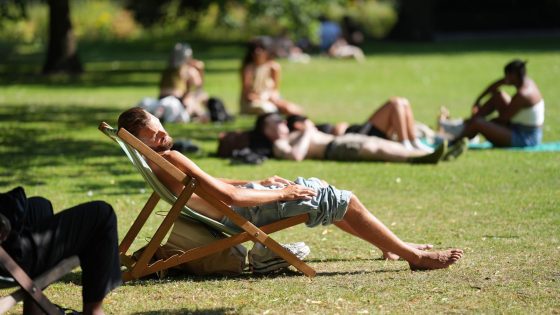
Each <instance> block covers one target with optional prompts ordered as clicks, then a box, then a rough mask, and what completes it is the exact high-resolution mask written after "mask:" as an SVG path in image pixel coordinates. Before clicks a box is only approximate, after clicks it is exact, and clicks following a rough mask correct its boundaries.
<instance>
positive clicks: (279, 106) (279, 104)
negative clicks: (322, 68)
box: [240, 36, 303, 115]
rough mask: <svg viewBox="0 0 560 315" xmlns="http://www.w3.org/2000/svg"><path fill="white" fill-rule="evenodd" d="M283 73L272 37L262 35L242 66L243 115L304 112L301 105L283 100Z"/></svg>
mask: <svg viewBox="0 0 560 315" xmlns="http://www.w3.org/2000/svg"><path fill="white" fill-rule="evenodd" d="M281 70H282V68H281V67H280V64H279V63H278V62H276V61H275V60H274V54H273V52H272V39H271V38H269V37H266V36H260V37H257V38H255V39H253V40H251V41H250V42H249V43H248V45H247V53H246V54H245V57H244V58H243V62H242V65H241V100H240V106H241V114H251V115H259V114H263V113H271V112H281V113H283V114H288V115H291V114H301V113H302V112H303V110H302V109H301V107H300V106H299V105H296V104H294V103H292V102H289V101H287V100H285V99H283V98H281V97H280V76H281Z"/></svg>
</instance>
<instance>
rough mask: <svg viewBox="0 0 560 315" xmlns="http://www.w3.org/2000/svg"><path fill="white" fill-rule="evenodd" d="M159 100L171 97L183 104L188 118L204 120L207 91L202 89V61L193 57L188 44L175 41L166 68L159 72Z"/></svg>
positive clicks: (205, 117) (206, 119)
mask: <svg viewBox="0 0 560 315" xmlns="http://www.w3.org/2000/svg"><path fill="white" fill-rule="evenodd" d="M159 89H160V93H159V98H160V100H163V99H165V98H166V97H171V98H172V99H173V98H175V99H177V100H179V102H180V104H182V105H183V108H182V109H183V111H184V112H185V115H188V117H189V118H188V119H190V120H198V121H201V122H206V121H208V120H209V118H208V115H207V113H206V103H207V102H208V93H206V92H205V91H204V62H202V61H200V60H197V59H194V58H193V50H192V48H191V46H190V45H189V44H182V43H177V44H175V46H174V47H173V50H172V52H171V56H170V57H169V63H168V65H167V68H166V69H165V70H163V72H162V73H161V79H160V83H159Z"/></svg>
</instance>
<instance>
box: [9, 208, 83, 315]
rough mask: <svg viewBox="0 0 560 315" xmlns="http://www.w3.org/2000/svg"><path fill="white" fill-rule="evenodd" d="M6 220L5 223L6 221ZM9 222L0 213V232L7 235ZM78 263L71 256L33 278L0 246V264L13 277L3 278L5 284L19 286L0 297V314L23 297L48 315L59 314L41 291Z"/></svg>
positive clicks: (75, 258) (74, 257) (76, 258)
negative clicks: (27, 298)
mask: <svg viewBox="0 0 560 315" xmlns="http://www.w3.org/2000/svg"><path fill="white" fill-rule="evenodd" d="M6 222H7V223H6ZM9 229H10V224H9V222H8V219H7V218H6V217H4V215H2V214H0V234H2V235H8V234H9ZM79 264H80V260H79V259H78V257H77V256H72V257H69V258H66V259H64V260H62V261H60V262H59V263H58V264H57V265H56V266H54V267H53V268H51V269H50V270H47V271H45V272H44V273H43V274H42V275H40V276H39V277H37V278H35V279H31V278H30V277H29V275H28V274H27V273H26V272H25V271H24V270H23V269H22V268H21V267H20V266H19V265H18V264H17V263H16V262H15V261H14V259H13V258H12V257H11V256H10V254H8V253H7V252H6V251H5V250H4V248H3V247H2V246H0V265H1V266H2V268H3V269H4V270H6V271H7V272H8V273H9V274H10V275H11V276H12V277H13V278H3V279H2V280H3V282H4V283H5V284H10V285H9V286H12V285H17V286H19V287H20V288H19V289H17V290H16V291H14V292H12V293H11V294H10V295H8V296H5V297H2V298H1V299H0V314H4V313H6V312H7V311H8V310H9V309H10V308H12V307H13V306H14V305H16V304H17V303H18V302H19V301H21V300H23V299H24V298H25V297H29V298H30V299H29V300H26V302H25V303H28V302H34V303H36V304H37V306H39V308H40V309H41V310H42V311H43V312H45V313H46V314H49V315H55V314H60V310H59V309H58V308H57V307H56V306H55V305H54V304H52V303H51V301H49V299H48V298H47V297H46V296H45V294H44V293H43V289H45V288H46V287H47V286H48V285H50V284H51V283H53V282H55V281H57V280H58V279H60V278H61V277H62V276H64V275H65V274H67V273H69V272H70V271H72V269H74V268H76V267H77V266H78V265H79Z"/></svg>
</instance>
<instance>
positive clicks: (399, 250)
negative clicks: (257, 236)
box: [118, 108, 463, 270]
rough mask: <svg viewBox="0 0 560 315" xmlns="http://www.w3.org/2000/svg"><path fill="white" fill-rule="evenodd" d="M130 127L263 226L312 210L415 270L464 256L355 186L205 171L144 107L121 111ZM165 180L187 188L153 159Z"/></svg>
mask: <svg viewBox="0 0 560 315" xmlns="http://www.w3.org/2000/svg"><path fill="white" fill-rule="evenodd" d="M118 127H119V129H120V128H124V129H126V130H127V131H129V132H130V133H131V134H133V135H134V136H136V137H137V138H138V139H140V141H142V142H143V143H145V144H146V145H147V146H149V147H150V148H152V149H153V150H154V151H156V152H158V153H159V154H160V155H161V156H162V157H163V158H165V159H166V160H167V161H169V162H170V163H172V164H173V165H175V166H176V167H177V168H179V169H180V170H181V171H183V172H184V173H185V174H187V175H189V176H192V177H193V178H195V179H196V180H197V181H198V183H200V185H203V186H204V187H205V188H206V189H205V190H207V191H208V192H209V193H210V194H211V195H212V197H214V198H216V199H217V200H220V201H223V202H224V203H226V204H227V205H229V206H231V208H232V209H233V210H234V211H235V212H237V213H239V214H240V215H241V216H243V217H245V218H247V219H248V220H250V221H251V222H252V223H253V224H255V225H257V226H263V225H266V224H269V223H272V222H274V221H278V220H280V219H282V218H286V217H291V216H296V215H299V214H302V213H308V214H309V216H310V218H309V221H308V222H306V225H307V226H309V227H314V226H318V225H321V224H322V225H328V224H334V225H336V226H337V227H339V228H340V229H342V230H343V231H345V232H347V233H350V234H352V235H354V236H356V237H358V238H361V239H363V240H365V241H367V242H369V243H371V244H372V245H374V246H377V247H378V248H380V249H381V250H382V251H383V252H384V253H385V257H387V258H391V259H398V258H399V257H402V258H403V259H404V260H406V261H407V262H408V263H409V265H410V268H411V269H412V270H427V269H440V268H447V267H449V266H450V265H451V264H453V263H456V262H457V261H458V260H459V259H461V257H462V256H463V251H462V250H461V249H455V248H453V249H447V250H441V251H428V249H431V247H432V246H431V245H418V244H410V243H405V242H403V241H402V240H401V239H399V238H398V237H397V236H396V235H395V234H393V232H391V230H389V228H387V227H386V226H385V225H384V224H383V223H381V221H379V220H378V219H377V218H376V217H375V216H374V215H373V214H371V212H370V211H369V210H368V209H367V208H366V207H365V206H364V205H363V204H362V203H361V202H360V200H359V199H358V197H356V196H355V195H353V194H352V193H351V192H350V191H347V190H339V189H337V188H335V187H334V186H331V185H329V184H328V183H326V182H324V181H322V180H320V179H317V178H310V179H304V178H301V177H300V178H298V179H297V180H295V181H294V182H292V181H289V180H286V179H283V178H281V177H278V176H273V177H271V178H268V179H265V180H262V181H259V182H250V181H245V180H230V179H219V178H215V177H213V176H211V175H210V174H208V173H206V172H205V171H203V170H202V169H201V168H200V167H198V166H197V165H196V164H195V163H194V162H193V161H191V160H190V159H189V158H187V157H186V156H184V155H182V154H181V153H180V152H177V151H173V150H171V146H172V145H173V139H172V138H171V137H170V136H169V134H168V133H167V132H166V131H165V129H164V128H163V126H162V125H161V123H160V122H159V120H158V119H157V118H155V117H154V116H152V115H151V114H149V113H148V112H146V111H144V110H142V109H140V108H132V109H129V110H127V111H125V112H124V113H122V114H121V115H120V116H119V119H118ZM148 163H149V164H150V166H151V167H152V169H153V171H154V173H155V174H156V176H158V178H159V179H160V180H161V182H162V183H163V184H164V185H166V186H167V188H169V189H170V190H171V191H172V192H173V193H175V194H176V195H178V194H179V193H180V191H181V190H182V189H183V188H184V187H183V184H182V183H180V182H177V181H176V180H175V179H173V178H172V177H171V176H170V175H168V174H167V173H166V172H164V171H162V169H160V168H159V167H158V166H157V165H156V164H154V163H152V162H150V161H148ZM188 206H189V207H191V208H192V209H194V210H195V211H198V212H200V213H202V214H204V215H206V216H208V217H210V218H212V219H215V220H218V221H221V222H222V223H223V224H225V225H228V226H231V227H232V228H237V227H236V226H235V225H234V224H233V223H232V222H231V221H230V220H229V219H228V218H227V217H226V216H224V215H223V214H222V213H221V212H220V211H218V209H215V208H214V207H213V206H212V205H210V204H209V203H208V202H206V201H204V200H203V199H202V198H200V197H198V196H196V195H193V197H192V198H191V199H190V200H189V202H188Z"/></svg>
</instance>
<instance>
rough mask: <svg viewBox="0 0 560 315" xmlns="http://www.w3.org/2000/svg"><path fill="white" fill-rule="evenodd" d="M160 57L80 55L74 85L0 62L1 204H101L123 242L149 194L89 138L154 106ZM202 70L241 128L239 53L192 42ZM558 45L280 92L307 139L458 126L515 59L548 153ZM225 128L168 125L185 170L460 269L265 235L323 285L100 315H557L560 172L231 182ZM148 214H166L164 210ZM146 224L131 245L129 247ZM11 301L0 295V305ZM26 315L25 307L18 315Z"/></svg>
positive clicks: (148, 52) (411, 57) (477, 50)
mask: <svg viewBox="0 0 560 315" xmlns="http://www.w3.org/2000/svg"><path fill="white" fill-rule="evenodd" d="M171 43H172V41H171V40H167V39H161V40H157V41H149V42H148V41H146V42H131V43H87V42H83V43H80V49H81V57H82V59H83V60H84V61H85V67H86V70H87V73H86V74H84V75H83V76H82V77H81V78H79V79H77V80H75V81H72V80H70V79H69V78H67V77H55V78H51V79H46V78H42V77H40V76H38V75H36V73H37V72H38V70H39V69H40V66H41V59H42V56H41V55H40V52H39V51H37V49H38V48H37V47H32V46H30V47H27V46H10V45H8V44H0V57H2V58H0V60H1V61H0V74H1V76H0V160H1V163H0V191H6V190H8V189H10V188H12V187H14V186H17V185H21V186H24V187H25V189H26V191H27V193H28V195H30V196H31V195H43V196H45V197H48V198H50V199H51V200H52V202H53V204H54V206H55V209H57V210H61V209H64V208H66V207H69V206H72V205H75V204H77V203H81V202H86V201H90V200H96V199H102V200H106V201H108V202H109V203H111V204H112V205H113V206H114V208H115V210H116V213H117V216H118V220H119V234H120V236H121V237H122V236H123V235H124V233H125V232H126V231H127V229H128V227H129V226H130V224H131V222H132V220H133V219H134V217H135V215H136V214H137V212H138V211H139V210H140V207H141V205H142V204H143V203H144V202H145V200H146V199H147V198H148V196H149V193H150V191H148V189H147V187H146V186H145V185H144V183H143V181H142V179H141V177H140V176H139V175H138V174H136V173H135V172H134V171H133V169H132V167H131V166H130V164H129V163H128V161H127V160H126V158H125V157H124V155H123V154H122V153H121V151H120V150H119V149H118V147H117V146H116V145H114V144H113V143H112V142H111V141H110V140H109V139H108V138H106V137H105V136H104V135H102V134H101V133H100V132H99V131H98V130H97V125H98V124H99V122H101V121H107V122H108V123H110V124H116V118H117V116H118V114H119V113H120V112H121V111H123V110H124V109H126V108H128V107H131V106H133V105H135V104H136V103H137V102H138V101H139V100H140V98H142V97H144V96H155V95H156V94H157V83H158V78H159V71H160V69H161V68H163V67H164V65H165V60H166V58H167V49H168V48H169V47H171ZM192 44H193V47H194V49H195V56H196V57H198V58H200V59H202V60H204V61H205V62H206V65H207V77H206V80H207V90H208V92H209V93H210V94H212V95H218V96H220V97H221V98H222V99H223V100H224V101H225V103H226V105H227V107H228V108H229V109H231V110H232V111H234V112H236V111H237V106H238V105H237V99H238V94H239V72H238V67H239V60H240V58H241V56H242V54H243V48H242V46H241V45H239V44H235V43H205V42H193V43H192ZM559 51H560V42H559V41H558V40H556V39H550V40H544V39H542V40H537V39H534V40H524V41H522V42H519V41H512V40H493V41H463V42H441V43H431V44H404V43H399V44H397V43H374V44H372V45H370V46H369V47H368V49H367V53H368V56H367V61H366V62H365V63H363V64H358V63H355V62H353V61H350V60H328V59H324V58H320V57H315V58H313V59H312V61H311V63H309V64H294V63H289V62H287V61H282V65H283V69H284V75H283V81H282V87H281V89H282V92H283V95H284V97H285V98H287V99H290V100H294V101H296V102H298V103H300V104H301V105H302V106H304V108H305V109H306V111H307V113H308V114H309V116H311V117H312V118H313V119H314V120H315V121H319V122H336V121H340V120H345V121H350V122H361V121H363V120H364V119H365V117H366V116H367V115H368V114H370V113H371V112H372V111H373V110H374V109H375V108H376V107H377V106H379V105H380V104H381V103H382V102H384V100H386V99H387V98H388V97H389V96H392V95H401V96H406V97H408V98H409V99H410V101H411V102H412V104H413V110H414V113H415V115H416V118H417V119H418V120H420V121H423V122H425V123H427V124H428V125H431V126H433V125H434V124H435V118H436V115H437V113H438V112H439V107H440V106H442V105H445V106H447V107H448V108H449V109H450V110H451V113H452V115H454V116H455V117H461V116H464V115H466V114H467V113H468V112H469V108H470V105H471V104H472V102H473V101H474V99H475V98H476V96H477V95H478V94H479V93H480V92H481V91H482V89H483V88H484V87H485V86H486V85H487V84H488V83H490V82H491V81H492V80H494V79H497V78H498V77H499V76H500V75H501V74H502V68H503V65H504V64H505V63H506V62H507V61H509V60H510V59H512V58H516V57H519V58H522V59H528V60H529V64H528V73H529V75H530V76H531V77H532V78H534V80H535V81H536V82H537V83H538V84H539V86H540V88H541V92H542V93H543V95H544V98H545V100H546V106H547V108H546V110H547V116H546V117H547V118H546V123H545V130H544V140H545V141H553V140H560V101H559V100H560V89H559V88H558V84H559V78H560V53H559ZM251 124H252V119H251V118H245V117H242V118H239V119H238V120H237V121H236V122H235V123H234V124H229V125H223V126H220V125H196V124H191V125H169V126H168V130H169V131H170V133H171V134H172V135H173V136H174V137H175V138H181V137H191V138H193V139H194V140H195V141H196V142H197V143H198V144H199V145H200V146H201V147H202V148H203V149H204V153H202V154H198V155H195V156H192V159H193V160H194V161H196V162H197V163H198V164H199V165H200V166H201V167H202V168H203V169H205V170H206V171H207V172H209V173H210V174H212V175H216V176H220V177H227V178H245V179H259V178H264V177H267V176H269V175H273V174H277V175H280V176H283V177H287V178H294V177H295V176H316V177H320V178H322V179H325V180H327V181H329V182H330V183H332V184H334V185H336V186H337V187H339V188H344V189H348V190H352V191H353V192H354V193H355V194H356V195H357V196H359V197H360V199H361V200H362V202H363V203H364V204H365V205H366V206H367V207H368V208H369V209H370V210H371V211H372V212H373V213H374V214H375V215H376V216H378V217H379V218H380V219H381V220H382V221H383V222H385V223H386V224H387V225H388V226H389V227H390V228H391V229H393V230H394V232H395V233H396V234H397V235H399V236H400V237H401V238H403V239H404V240H406V241H411V242H430V243H433V244H435V246H436V247H437V248H448V247H451V246H456V247H460V248H463V249H464V250H465V252H466V255H465V257H464V259H463V260H462V261H461V262H460V263H458V264H457V265H454V266H452V267H451V268H450V269H449V270H438V271H432V272H410V271H409V269H408V266H407V264H406V263H405V262H401V261H399V262H386V261H383V260H381V259H379V257H380V252H379V251H378V250H377V249H375V248H373V247H372V246H370V245H368V244H366V243H365V242H363V241H361V240H358V239H355V238H352V237H350V236H348V235H346V234H344V233H342V232H341V231H339V230H337V229H336V228H335V227H333V226H327V227H320V228H315V229H307V228H305V227H302V226H299V227H295V228H292V229H290V230H287V231H283V232H280V233H278V235H277V238H278V240H280V241H282V242H292V241H305V242H306V243H308V244H309V245H310V247H311V250H312V253H311V255H310V256H309V258H308V261H309V263H310V264H311V266H313V267H314V268H316V269H317V271H318V275H317V277H316V278H314V279H311V280H310V279H308V278H306V277H304V276H301V275H299V274H297V273H295V272H293V273H288V274H282V275H279V276H273V277H254V276H251V275H243V276H241V277H234V278H227V277H217V278H201V277H188V276H186V277H182V278H172V279H164V280H160V281H155V280H149V281H137V282H131V283H127V284H125V285H123V286H121V287H120V288H118V289H116V290H115V291H113V292H112V293H110V294H109V296H108V297H107V298H106V300H105V301H106V304H105V310H106V311H107V313H111V314H157V313H165V314H182V313H215V314H220V313H249V314H253V313H262V314H284V313H316V314H317V313H320V314H323V313H329V314H335V313H338V314H346V313H350V314H368V313H369V314H371V313H409V312H414V313H432V312H437V313H466V312H469V313H470V312H476V313H526V312H531V313H558V312H559V309H560V265H559V263H558V261H559V260H560V193H559V192H560V155H559V153H527V152H510V151H503V150H485V151H469V152H467V154H466V155H464V156H462V157H460V159H459V160H457V161H454V162H449V163H442V164H440V165H437V166H429V165H408V164H397V163H340V162H329V161H323V162H317V161H304V162H301V163H295V162H290V161H273V160H269V161H267V162H265V163H264V164H263V165H261V166H256V167H252V166H230V165H229V163H228V161H227V160H223V159H217V158H215V157H213V156H212V153H213V152H214V151H215V149H216V146H217V142H216V140H215V138H216V135H217V134H218V133H219V132H220V131H222V130H226V129H227V130H232V129H238V128H247V127H249V126H251ZM161 209H164V208H163V207H162V208H161ZM157 223H158V218H154V219H153V220H151V221H150V223H149V226H148V228H147V229H146V230H145V231H143V232H142V233H141V240H140V241H139V242H136V243H135V244H134V245H133V247H134V248H138V247H140V246H142V244H143V240H144V239H145V238H146V237H149V236H150V235H151V234H150V233H151V232H153V229H154V228H155V227H156V224H157ZM5 292H8V291H7V290H2V293H5ZM47 294H48V295H49V296H50V297H51V298H52V300H53V301H54V302H55V303H57V304H61V305H64V306H66V307H72V308H76V309H81V291H80V272H79V271H76V272H74V273H73V274H71V275H69V276H67V277H65V278H64V279H63V281H61V282H58V283H56V284H54V285H53V286H52V287H50V288H49V289H48V290H47ZM18 312H21V306H19V308H16V309H15V310H14V311H13V313H14V314H15V313H18Z"/></svg>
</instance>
